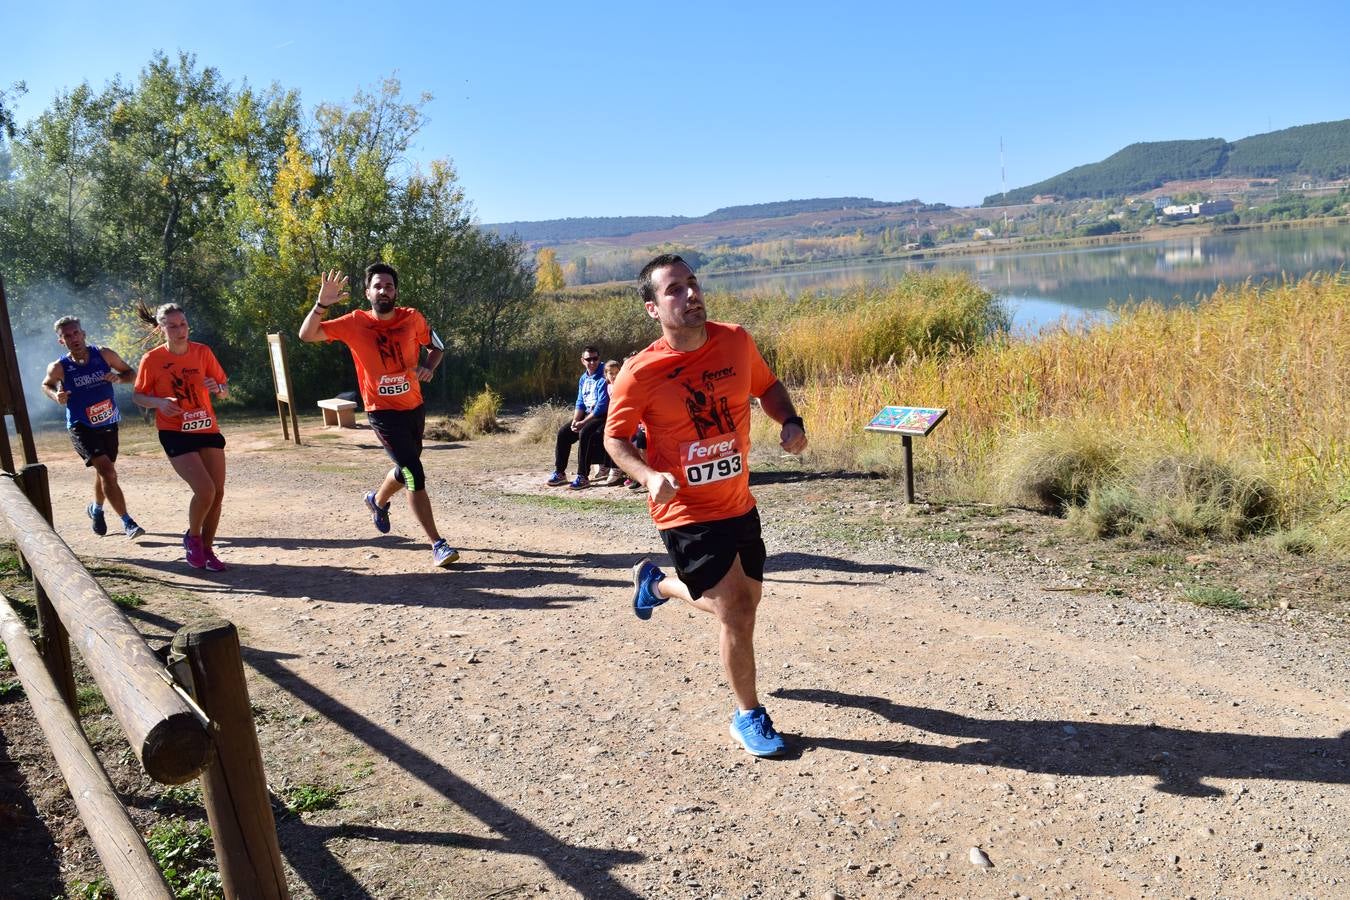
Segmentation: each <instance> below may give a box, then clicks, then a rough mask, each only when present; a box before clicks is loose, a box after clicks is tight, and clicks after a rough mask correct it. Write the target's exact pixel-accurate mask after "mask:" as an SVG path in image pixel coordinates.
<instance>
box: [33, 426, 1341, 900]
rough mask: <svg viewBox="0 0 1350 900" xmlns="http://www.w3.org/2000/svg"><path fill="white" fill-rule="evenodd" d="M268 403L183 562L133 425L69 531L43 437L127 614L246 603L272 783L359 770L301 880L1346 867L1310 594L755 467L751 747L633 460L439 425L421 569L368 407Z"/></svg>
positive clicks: (1335, 636)
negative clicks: (759, 745) (121, 526)
mask: <svg viewBox="0 0 1350 900" xmlns="http://www.w3.org/2000/svg"><path fill="white" fill-rule="evenodd" d="M272 427H274V426H270V425H269V426H266V427H263V428H259V429H256V430H250V429H249V428H246V427H243V426H236V427H234V428H232V429H229V435H230V442H231V443H230V449H229V457H228V458H229V465H230V476H229V488H228V496H227V499H226V506H225V515H224V520H223V523H222V528H221V534H222V536H223V537H224V539H223V540H222V541H221V542H220V544H221V547H220V555H221V556H222V557H223V558H224V559H225V560H226V561H227V562H228V563H229V564H230V565H231V566H232V568H231V570H230V571H229V572H227V573H223V574H221V575H206V574H204V573H201V572H195V571H191V570H188V569H187V568H186V566H185V565H184V564H183V563H182V562H181V561H180V555H181V549H180V544H179V538H178V535H179V533H180V530H181V525H180V522H181V521H182V519H183V513H184V508H185V500H184V499H183V497H182V494H181V491H180V490H179V482H177V481H176V479H175V478H174V477H173V475H172V473H171V471H170V470H169V467H168V465H167V463H165V461H164V460H163V458H162V456H160V455H159V453H158V452H157V447H154V446H152V445H151V444H150V443H149V442H148V441H143V442H141V443H139V444H137V443H136V442H135V441H134V440H133V441H132V442H131V443H130V445H129V449H130V452H129V453H128V454H127V455H126V456H124V458H123V461H122V462H121V463H120V464H119V470H120V471H121V473H122V478H123V482H124V485H125V487H126V489H127V493H128V496H129V498H130V500H131V502H132V504H133V512H134V514H135V515H136V516H137V518H138V519H139V520H140V522H141V524H142V525H144V526H145V527H146V528H147V529H148V530H149V531H150V534H148V535H147V536H146V537H145V538H144V539H142V540H141V541H140V542H139V543H137V544H136V545H134V546H129V545H128V544H127V542H126V541H125V539H123V538H121V537H112V536H109V537H105V538H102V539H99V538H96V537H95V536H94V535H92V534H91V533H90V532H89V530H88V528H87V521H86V520H85V519H84V517H83V515H82V513H81V510H82V509H83V504H84V502H85V497H84V495H85V486H84V475H83V470H82V469H79V468H78V467H77V465H76V464H75V463H77V461H76V460H74V458H73V457H72V455H71V454H70V453H69V452H68V447H66V446H64V444H63V439H62V438H61V437H60V436H59V435H56V436H49V437H47V438H45V439H44V442H43V448H44V457H43V458H44V459H45V460H46V461H48V464H49V465H50V466H51V468H52V470H53V483H54V485H55V488H54V493H55V497H54V503H55V506H56V509H57V513H56V515H57V525H58V529H59V530H60V531H61V533H62V534H63V535H64V536H65V537H66V539H67V540H68V541H69V542H70V544H71V546H72V547H73V548H74V549H75V550H76V552H78V553H80V554H81V555H82V556H86V557H103V558H106V559H107V560H108V561H110V562H121V563H125V564H128V565H130V566H133V567H134V568H135V569H136V571H138V572H140V573H142V574H143V575H144V576H145V577H148V578H150V579H153V582H152V583H153V584H154V585H155V587H154V588H152V589H148V590H147V596H148V597H149V598H151V602H150V603H149V605H147V606H146V607H144V608H143V609H141V610H138V611H137V614H138V617H139V618H140V620H141V622H142V623H144V625H145V627H146V628H147V630H149V631H152V632H157V633H162V632H164V631H167V630H172V629H173V628H174V627H176V625H177V624H178V622H180V621H181V620H182V619H183V618H185V617H187V616H189V615H193V614H202V613H206V612H211V611H214V612H216V613H218V614H219V615H222V616H224V617H226V618H228V619H230V620H232V621H234V622H235V623H236V624H238V625H239V627H240V629H241V631H242V633H243V637H244V641H245V644H246V648H247V649H246V653H247V656H248V663H249V665H250V666H251V667H252V671H251V672H250V678H251V690H252V693H253V698H254V700H255V703H256V704H257V706H258V707H259V729H260V735H261V738H262V740H263V742H264V745H265V754H266V756H267V759H268V767H269V775H270V777H271V779H272V781H273V786H274V788H276V787H278V786H279V785H281V784H282V783H284V782H286V781H325V782H327V783H329V784H335V785H340V786H342V787H343V788H344V789H345V790H346V793H344V795H343V798H342V803H341V805H340V806H339V807H338V808H337V809H333V810H327V811H323V812H317V813H310V814H305V815H304V816H298V817H297V816H290V817H286V818H284V819H283V820H282V821H281V822H280V823H279V828H280V833H281V841H282V846H283V849H284V851H285V852H286V855H287V862H288V865H290V866H291V867H292V876H293V877H292V884H293V888H294V889H295V892H296V894H297V895H300V896H304V895H306V894H313V895H316V896H319V897H325V898H327V897H430V896H447V897H489V896H491V897H501V896H515V895H524V894H530V893H543V892H547V893H553V894H556V893H561V894H563V895H565V896H566V895H578V894H579V895H585V896H596V897H667V896H669V897H707V896H721V897H726V898H731V897H747V896H763V897H821V896H831V895H832V892H834V893H837V895H838V896H840V897H846V898H854V897H897V896H933V897H955V896H972V897H1010V896H1011V897H1017V896H1027V897H1042V896H1057V895H1071V894H1078V895H1083V896H1089V895H1090V896H1159V897H1179V896H1224V897H1231V896H1257V897H1265V896H1269V897H1332V896H1350V824H1347V823H1350V817H1348V816H1347V814H1346V810H1348V809H1350V733H1348V732H1347V731H1346V729H1347V728H1348V727H1350V707H1347V698H1348V697H1350V668H1348V667H1347V659H1350V654H1348V653H1347V649H1350V640H1347V637H1346V635H1345V631H1344V628H1343V627H1342V626H1341V625H1340V624H1339V622H1338V621H1337V620H1335V619H1333V618H1323V617H1321V616H1320V615H1318V614H1314V613H1306V614H1301V615H1300V614H1298V613H1296V612H1291V613H1288V614H1285V613H1282V612H1277V611H1272V612H1271V613H1269V614H1265V613H1261V614H1242V615H1233V614H1230V613H1222V612H1216V611H1210V610H1204V609H1199V608H1195V607H1191V606H1188V605H1185V604H1180V603H1177V602H1175V601H1173V600H1171V599H1168V598H1166V597H1162V598H1159V597H1157V596H1155V594H1154V593H1153V592H1150V591H1147V590H1142V589H1141V590H1140V591H1139V592H1138V593H1137V595H1136V594H1135V593H1134V592H1131V591H1128V590H1127V591H1125V592H1124V593H1123V594H1122V595H1119V596H1111V595H1107V594H1104V593H1099V592H1096V591H1094V590H1091V589H1085V588H1083V587H1082V584H1083V578H1082V577H1080V576H1081V573H1078V572H1072V571H1067V570H1066V569H1065V568H1064V567H1063V566H1062V565H1060V564H1057V563H1055V562H1051V561H1046V560H1044V559H1040V560H1038V559H1035V558H1031V557H1029V556H1027V555H1025V554H1023V555H1012V556H1010V555H1009V554H1006V553H997V552H986V551H984V550H983V549H982V548H981V547H979V546H978V544H977V545H976V546H971V545H969V544H966V545H963V546H961V547H960V548H959V549H957V550H949V549H946V548H945V545H944V544H942V543H941V542H939V541H933V540H926V541H918V540H910V539H908V538H903V537H902V538H896V537H894V536H892V537H890V538H887V537H883V538H881V539H880V540H878V541H875V542H872V543H870V544H868V545H866V546H862V547H851V546H849V545H848V544H847V543H846V542H840V541H839V540H836V539H834V538H832V537H824V538H822V537H820V535H832V534H834V532H833V531H832V530H831V529H829V528H824V527H821V526H820V525H819V524H817V525H811V524H810V523H809V522H808V521H807V520H805V519H803V518H802V515H801V514H802V510H803V508H804V504H812V503H815V504H818V505H819V504H822V503H823V504H828V503H830V502H836V503H837V502H839V501H840V498H847V497H849V496H851V494H850V492H852V491H854V489H855V485H853V484H851V483H849V482H848V481H846V480H838V481H834V480H829V479H825V480H819V481H811V482H809V483H807V482H803V481H801V480H799V479H793V478H790V477H789V478H780V479H773V478H771V479H768V482H769V483H766V484H765V485H764V486H762V487H757V488H756V493H757V495H758V496H759V498H760V501H761V507H762V509H763V511H764V518H765V521H766V538H767V540H768V544H769V552H770V563H769V572H768V575H767V582H766V589H765V596H766V601H765V605H764V606H763V607H762V611H761V621H760V627H759V632H758V640H757V645H758V653H759V665H760V687H761V692H762V693H763V694H765V695H767V696H766V702H767V704H768V706H769V709H770V711H771V713H772V714H773V717H774V721H775V723H776V724H777V725H778V726H779V728H780V729H781V730H783V731H784V732H785V734H786V735H787V736H788V738H789V741H790V743H791V745H792V746H793V747H794V753H793V754H792V755H791V756H790V758H787V759H784V760H778V761H774V760H756V759H753V758H751V757H749V756H747V755H745V754H744V753H742V752H740V751H738V750H736V749H734V747H733V745H732V742H731V739H730V738H729V737H728V736H727V734H726V726H727V720H728V717H729V714H730V710H731V702H730V698H729V695H728V692H727V690H726V688H725V686H724V684H723V682H722V678H721V674H720V671H719V667H718V665H717V660H716V655H715V654H716V636H715V632H714V628H713V626H712V624H711V623H710V621H708V620H707V619H706V618H705V617H703V616H701V614H697V613H691V612H689V611H686V610H684V609H679V608H675V607H674V604H671V605H668V606H666V607H662V608H661V609H659V610H657V611H656V614H655V616H654V617H653V619H652V620H651V621H650V622H646V623H643V622H640V621H639V620H637V619H636V618H635V617H634V616H633V615H632V614H631V611H630V609H629V605H628V604H629V590H630V588H629V575H628V567H629V566H630V565H631V564H632V562H633V561H634V560H635V559H636V558H637V557H638V556H639V555H643V554H652V555H659V554H660V552H661V546H660V543H659V540H658V539H657V537H656V535H655V533H654V532H653V531H652V529H651V526H650V523H649V522H648V521H647V520H646V518H645V510H644V509H643V508H642V506H641V505H640V504H639V503H637V502H636V500H635V498H633V497H631V496H630V495H628V493H627V492H625V491H622V490H620V489H609V490H607V491H600V490H593V491H590V492H587V494H586V495H585V496H582V497H577V496H575V495H573V496H563V495H562V494H560V493H559V492H558V491H556V490H551V489H548V488H545V487H543V486H542V483H541V482H542V478H543V475H544V474H546V469H547V466H548V463H547V458H548V455H549V451H548V449H547V448H545V447H542V446H538V445H536V446H520V445H518V444H515V443H512V442H511V439H510V438H509V437H500V438H493V439H490V440H480V441H474V442H471V443H467V444H464V445H440V446H438V447H436V448H434V449H432V450H429V452H428V455H427V456H428V471H429V474H430V475H431V477H432V478H433V481H432V484H431V491H432V497H433V500H434V503H435V506H436V511H437V516H438V519H439V522H440V524H441V527H442V530H443V532H444V533H445V534H446V536H447V537H448V538H449V539H450V542H451V543H452V544H453V545H455V546H457V547H459V548H460V551H461V553H462V555H463V561H462V562H461V563H460V564H458V565H456V566H455V567H454V568H453V569H452V570H451V571H448V572H438V571H436V570H433V569H431V568H430V553H429V551H428V549H427V547H426V545H425V544H424V543H421V542H420V540H419V541H413V540H410V539H409V537H411V536H414V535H415V531H413V530H412V529H411V528H410V526H411V525H412V519H411V515H410V514H409V512H408V510H407V508H406V506H404V505H403V504H402V501H396V505H395V508H394V533H393V534H392V535H389V536H385V537H380V536H378V535H376V534H375V533H374V530H373V528H371V526H370V523H369V521H368V519H367V518H366V516H365V515H364V513H363V509H362V506H361V503H360V492H361V490H363V489H365V488H366V487H368V486H370V485H373V484H374V482H375V477H376V474H377V472H378V471H379V470H380V469H382V468H383V466H384V463H383V462H382V456H381V455H380V454H379V452H378V451H377V450H376V449H374V441H373V440H372V439H371V436H370V434H369V432H365V431H362V432H355V433H352V432H348V433H345V434H342V435H340V436H339V435H337V434H336V433H335V432H328V433H326V434H323V435H321V436H320V435H319V433H318V430H317V428H316V427H315V426H314V424H313V423H306V435H307V437H308V438H310V442H309V443H308V444H307V445H306V446H305V447H303V448H299V449H295V448H288V447H286V446H284V445H282V444H281V442H280V440H279V439H278V438H277V437H274V436H273V435H272V434H271V428H272ZM75 479H78V480H75ZM860 496H861V495H860ZM872 497H873V499H871V500H868V499H866V498H865V497H862V498H861V499H859V501H858V502H859V503H862V504H867V503H871V504H873V506H874V507H875V505H876V504H877V502H878V501H876V499H875V495H872ZM883 505H884V504H883ZM836 518H838V516H836ZM1103 546H1105V545H1103ZM1103 552H1104V553H1106V552H1109V551H1107V550H1105V549H1104V550H1103ZM1046 553H1047V554H1052V550H1051V549H1047V550H1046ZM1052 555H1053V554H1052ZM662 561H663V562H664V559H663V560H662ZM180 588H181V589H184V590H186V591H187V592H188V594H189V595H190V596H188V597H185V596H184V594H183V593H182V590H180ZM1065 588H1068V589H1065ZM973 847H978V848H980V849H981V850H982V851H983V853H985V854H987V856H988V859H989V860H991V861H992V867H981V866H976V865H973V864H972V862H971V859H970V853H971V848H973Z"/></svg>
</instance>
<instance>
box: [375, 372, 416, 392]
mask: <svg viewBox="0 0 1350 900" xmlns="http://www.w3.org/2000/svg"><path fill="white" fill-rule="evenodd" d="M410 390H412V385H411V384H410V383H409V382H408V373H407V372H404V373H402V374H400V375H381V376H380V384H379V387H377V388H376V389H375V393H377V394H379V395H380V396H381V397H397V396H399V395H400V394H406V393H408V391H410Z"/></svg>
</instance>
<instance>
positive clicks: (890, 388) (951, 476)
mask: <svg viewBox="0 0 1350 900" xmlns="http://www.w3.org/2000/svg"><path fill="white" fill-rule="evenodd" d="M835 339H836V338H835V337H834V336H833V335H826V336H821V335H820V334H819V333H818V332H817V333H810V332H806V333H803V334H802V336H801V338H800V339H799V340H800V343H801V346H802V347H808V348H815V349H816V350H817V352H819V348H820V347H821V346H822V345H824V344H826V343H828V342H829V341H832V340H835ZM780 353H783V354H784V355H785V356H786V357H788V358H792V359H797V358H804V357H805V355H806V354H803V353H800V351H799V349H798V348H797V347H795V346H794V347H792V348H781V349H780ZM836 359H838V358H837V357H836ZM836 365H839V366H840V370H839V371H836V372H834V373H830V372H828V371H817V372H812V373H811V374H810V375H809V376H808V377H807V378H806V379H805V380H803V381H802V382H801V383H800V384H798V385H797V386H796V387H795V388H794V393H795V395H796V396H797V397H798V402H799V405H800V406H801V407H802V414H803V416H804V417H805V418H806V420H807V422H808V425H809V426H810V434H811V439H812V444H813V447H814V448H815V451H816V453H817V454H818V455H819V457H820V458H821V459H822V460H824V461H826V462H827V463H828V464H830V465H842V466H846V467H862V468H869V469H881V470H894V469H895V468H896V467H897V466H898V465H899V458H900V457H899V448H898V443H899V442H898V441H893V440H892V439H889V438H887V437H885V436H877V435H871V434H866V433H864V432H863V431H862V427H863V425H864V424H866V422H867V421H868V419H869V418H870V417H871V416H872V414H873V413H875V412H876V410H877V409H879V408H880V407H882V406H885V405H888V404H904V405H916V406H917V405H922V406H940V407H946V408H948V409H949V410H950V411H951V412H950V415H949V417H948V419H947V420H946V421H945V422H944V423H943V424H941V425H940V426H939V427H938V428H937V430H936V431H934V432H933V434H931V435H930V436H929V437H928V438H925V439H922V440H921V441H919V442H918V451H917V456H918V458H919V459H920V460H921V461H922V462H923V468H924V469H925V470H927V477H928V478H929V481H928V484H929V485H932V484H933V483H934V482H933V480H932V479H933V478H936V479H937V483H938V484H939V485H940V487H941V490H943V491H945V492H950V493H954V494H957V495H961V496H966V497H970V498H978V499H998V498H1005V499H1006V498H1008V496H1009V485H1010V483H1012V484H1015V483H1017V482H1018V480H1019V479H1018V476H1017V473H1016V471H1012V472H1010V471H1009V467H1010V465H1011V466H1012V467H1013V468H1014V469H1015V468H1016V465H1017V462H1016V460H1017V459H1018V441H1019V440H1023V441H1025V440H1027V436H1028V435H1048V436H1049V439H1048V441H1047V442H1046V446H1045V447H1044V448H1043V452H1042V457H1044V456H1045V455H1048V454H1051V453H1055V452H1059V451H1062V450H1064V449H1066V448H1067V447H1069V446H1070V445H1071V444H1072V443H1073V442H1074V441H1078V442H1080V443H1081V442H1082V440H1083V435H1085V434H1086V435H1088V436H1089V437H1090V438H1091V437H1093V436H1095V439H1096V440H1097V441H1098V442H1099V443H1110V444H1114V445H1116V449H1115V450H1113V451H1101V452H1103V453H1106V455H1108V456H1111V461H1110V463H1109V465H1108V464H1103V463H1102V461H1101V460H1098V461H1097V462H1096V463H1094V464H1093V465H1094V466H1096V467H1097V468H1098V469H1099V470H1100V472H1101V473H1102V474H1101V476H1100V478H1099V480H1098V483H1100V484H1103V485H1104V484H1105V483H1106V482H1107V481H1109V480H1111V477H1113V476H1108V474H1106V473H1116V474H1119V473H1122V472H1129V471H1134V472H1145V471H1148V470H1149V468H1150V464H1151V463H1152V462H1156V461H1157V460H1160V459H1164V458H1170V457H1176V456H1178V455H1191V456H1194V455H1197V454H1198V455H1200V456H1203V457H1206V458H1209V459H1213V460H1217V461H1219V462H1221V463H1224V464H1225V465H1229V466H1231V467H1232V469H1233V471H1234V472H1240V473H1242V474H1241V475H1235V476H1234V477H1235V478H1239V479H1240V478H1245V477H1248V476H1249V475H1253V474H1254V475H1255V476H1257V477H1259V478H1261V479H1264V480H1265V481H1267V482H1268V483H1269V484H1270V485H1271V486H1272V487H1273V489H1274V492H1275V494H1276V495H1277V496H1278V498H1279V502H1278V504H1276V505H1277V506H1278V511H1277V512H1275V513H1273V514H1272V515H1273V518H1272V519H1270V520H1269V521H1270V524H1272V525H1274V524H1284V525H1287V524H1290V523H1293V522H1297V521H1304V520H1308V519H1313V520H1321V521H1330V520H1331V517H1334V516H1336V515H1337V514H1338V510H1343V509H1344V507H1345V506H1346V505H1347V503H1350V481H1348V473H1347V457H1346V450H1347V438H1348V437H1350V412H1348V410H1350V399H1348V398H1350V285H1348V284H1346V283H1345V281H1344V280H1340V279H1337V278H1335V277H1331V276H1310V277H1308V278H1305V279H1302V280H1300V281H1287V282H1283V283H1278V284H1271V285H1262V286H1257V285H1246V286H1243V287H1238V288H1232V289H1229V288H1221V289H1219V290H1218V291H1216V292H1215V293H1214V294H1213V295H1212V296H1211V297H1210V298H1208V299H1207V300H1204V301H1203V302H1202V303H1200V304H1199V305H1198V306H1197V307H1195V308H1173V309H1168V308H1164V307H1162V306H1160V305H1158V304H1156V303H1143V304H1139V305H1136V306H1132V307H1129V308H1124V309H1120V310H1117V314H1116V316H1115V318H1114V319H1113V320H1112V321H1109V322H1103V323H1097V324H1094V325H1091V326H1089V327H1085V328H1077V329H1076V328H1059V329H1056V330H1053V331H1050V332H1047V333H1043V334H1042V335H1040V336H1038V337H1035V338H1028V339H1015V338H1010V337H1008V336H1007V335H1006V334H1002V335H998V336H995V337H994V338H993V339H990V340H988V341H984V342H981V343H977V344H976V345H975V346H974V348H973V349H971V350H969V351H968V352H958V353H952V352H948V353H926V354H922V353H920V352H918V351H917V350H916V352H915V353H912V354H909V355H906V356H904V357H900V358H896V359H894V360H888V361H887V362H886V363H885V364H884V365H881V366H876V367H873V368H870V369H866V370H864V371H857V370H856V368H854V367H846V366H844V365H842V364H841V363H838V362H836ZM767 434H768V432H767V430H766V435H767ZM1056 435H1059V436H1058V437H1056ZM1069 436H1072V437H1069ZM1093 452H1098V451H1093ZM1033 456H1034V454H1033ZM1029 471H1030V468H1029V469H1028V472H1029ZM1028 478H1030V476H1028ZM1085 489H1087V488H1085ZM1028 491H1029V492H1034V491H1032V490H1031V489H1030V487H1029V485H1028ZM1012 493H1016V491H1015V490H1014V491H1012ZM1085 498H1086V494H1085V493H1083V494H1079V495H1077V496H1074V497H1066V498H1064V499H1065V500H1066V502H1068V503H1076V502H1082V501H1083V500H1084V499H1085ZM1262 508H1263V509H1269V504H1265V505H1264V506H1263V507H1262ZM1341 518H1343V516H1342V517H1341Z"/></svg>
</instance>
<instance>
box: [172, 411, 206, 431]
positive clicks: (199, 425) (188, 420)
mask: <svg viewBox="0 0 1350 900" xmlns="http://www.w3.org/2000/svg"><path fill="white" fill-rule="evenodd" d="M212 424H214V420H213V419H212V418H211V414H210V413H209V412H207V411H206V410H204V409H192V410H188V411H187V412H185V413H183V427H182V428H181V429H180V430H181V431H206V430H208V429H210V427H211V426H212Z"/></svg>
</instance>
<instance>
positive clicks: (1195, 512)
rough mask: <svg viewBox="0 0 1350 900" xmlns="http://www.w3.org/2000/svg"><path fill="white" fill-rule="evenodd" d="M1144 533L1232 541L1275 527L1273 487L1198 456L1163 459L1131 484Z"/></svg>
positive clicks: (1277, 508)
mask: <svg viewBox="0 0 1350 900" xmlns="http://www.w3.org/2000/svg"><path fill="white" fill-rule="evenodd" d="M1134 491H1135V494H1136V496H1138V497H1139V498H1140V500H1141V504H1142V505H1144V507H1145V508H1146V510H1147V511H1146V512H1145V513H1144V514H1143V516H1142V519H1143V522H1142V527H1143V530H1144V531H1145V533H1147V534H1150V535H1154V536H1157V537H1162V538H1175V537H1180V538H1195V537H1216V538H1223V539H1225V540H1235V539H1238V538H1243V537H1247V536H1249V535H1253V534H1260V533H1262V532H1265V531H1269V530H1270V529H1272V528H1274V527H1275V526H1276V525H1277V524H1278V523H1279V518H1280V501H1279V496H1278V492H1277V491H1276V490H1275V487H1274V486H1273V485H1271V484H1270V483H1269V482H1268V481H1266V480H1265V479H1264V478H1262V477H1261V476H1260V475H1257V474H1254V473H1252V472H1248V471H1245V470H1244V469H1243V468H1242V467H1241V466H1240V464H1236V463H1231V462H1225V461H1223V460H1219V459H1215V458H1213V457H1208V456H1204V455H1201V454H1198V453H1191V454H1186V455H1181V456H1164V457H1162V458H1160V459H1157V460H1155V461H1154V462H1153V463H1152V464H1151V465H1149V466H1148V467H1147V468H1146V469H1144V470H1143V471H1142V472H1140V473H1139V475H1137V476H1136V478H1135V479H1134Z"/></svg>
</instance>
